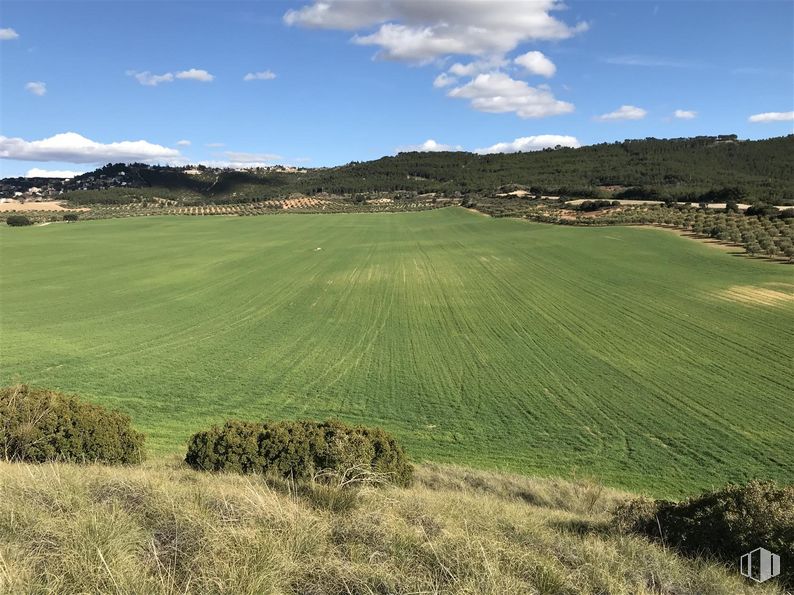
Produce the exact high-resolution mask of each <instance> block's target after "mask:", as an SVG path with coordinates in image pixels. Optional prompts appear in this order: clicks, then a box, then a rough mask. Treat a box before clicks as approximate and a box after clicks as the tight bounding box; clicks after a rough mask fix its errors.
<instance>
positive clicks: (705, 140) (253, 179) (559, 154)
mask: <svg viewBox="0 0 794 595" xmlns="http://www.w3.org/2000/svg"><path fill="white" fill-rule="evenodd" d="M792 154H794V135H789V136H786V137H778V138H771V139H766V140H759V141H738V140H736V137H735V136H734V135H729V136H722V137H696V138H683V139H655V138H648V139H642V140H627V141H623V142H615V143H604V144H599V145H592V146H587V147H582V148H579V149H570V148H557V149H553V150H552V149H549V150H545V151H537V152H528V153H514V154H496V155H477V154H473V153H465V152H442V153H400V154H399V155H397V156H394V157H383V158H381V159H377V160H374V161H367V162H353V163H349V164H347V165H344V166H340V167H333V168H319V169H310V170H307V171H304V172H300V173H283V172H268V171H265V170H260V171H254V170H249V171H232V170H209V169H204V170H202V171H203V173H202V174H200V175H190V174H187V173H185V172H184V169H183V168H158V167H150V166H145V165H140V164H139V165H133V166H121V165H116V166H112V165H109V166H107V167H106V168H103V169H101V170H98V171H97V172H92V173H91V174H86V176H83V178H87V177H90V176H94V177H96V176H97V175H100V174H106V175H112V174H114V173H117V172H118V171H120V170H122V169H123V170H125V173H126V174H127V175H126V177H125V180H128V181H129V183H130V184H133V185H135V186H140V187H137V188H110V189H106V190H85V191H75V192H69V193H67V194H65V195H64V198H67V199H68V200H70V201H71V202H72V203H74V204H92V203H128V202H140V201H142V200H143V201H156V200H170V201H176V202H178V203H181V204H205V203H213V204H222V203H240V202H254V201H261V200H265V199H270V198H279V197H285V196H287V195H289V194H291V193H302V194H309V195H314V194H317V193H321V192H324V193H334V194H341V195H348V196H352V195H355V194H358V193H373V192H376V193H377V192H387V193H395V192H408V193H427V192H436V193H441V194H444V195H454V196H457V195H460V194H464V195H465V194H477V193H481V194H482V193H492V192H496V191H497V190H498V189H500V188H503V187H505V186H510V185H520V186H522V187H525V188H527V189H532V190H533V191H538V192H543V193H546V194H566V195H571V196H573V197H577V198H581V197H599V196H602V197H605V196H609V195H617V196H618V197H621V196H622V197H623V198H665V197H672V198H676V199H679V200H686V201H694V202H699V201H706V202H725V201H726V200H738V201H740V202H741V201H744V202H753V201H757V200H760V201H766V202H770V203H774V204H792V205H794V190H792V188H794V170H793V169H792V167H791V155H792ZM79 179H80V178H78V179H77V181H79Z"/></svg>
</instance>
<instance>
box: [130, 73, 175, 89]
mask: <svg viewBox="0 0 794 595" xmlns="http://www.w3.org/2000/svg"><path fill="white" fill-rule="evenodd" d="M127 76H131V77H133V78H134V79H135V80H136V81H138V82H139V83H140V84H142V85H146V86H147V87H156V86H157V85H159V84H160V83H170V82H172V81H173V80H174V75H173V73H170V72H166V73H164V74H152V73H151V72H149V71H148V70H145V71H143V72H138V71H136V70H128V71H127Z"/></svg>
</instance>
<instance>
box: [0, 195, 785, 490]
mask: <svg viewBox="0 0 794 595" xmlns="http://www.w3.org/2000/svg"><path fill="white" fill-rule="evenodd" d="M0 249H1V250H2V251H1V252H0V259H1V260H2V269H0V270H2V273H0V280H1V281H2V286H1V289H0V300H1V302H0V314H1V315H2V318H0V332H1V333H2V339H0V341H1V343H0V348H1V349H2V352H1V353H0V361H1V362H2V363H1V364H0V365H2V370H1V371H0V381H2V383H3V384H7V383H10V382H14V381H24V382H29V383H32V384H36V385H41V386H46V387H49V388H57V389H61V390H64V391H68V392H76V393H79V394H81V395H83V396H85V397H87V398H90V399H92V400H94V401H96V402H99V403H103V404H107V405H110V406H113V407H117V408H120V409H122V410H124V411H126V412H127V413H129V414H130V415H131V416H132V417H133V420H134V422H135V424H136V425H137V426H138V427H139V428H140V429H142V430H144V431H146V432H147V433H148V435H149V448H150V450H152V451H154V452H155V453H157V454H165V453H169V452H179V451H181V450H182V449H183V446H184V443H185V440H186V438H187V437H188V436H189V435H190V434H191V433H192V432H194V431H196V430H198V429H200V428H203V427H206V426H207V425H209V424H210V423H212V422H218V421H222V420H224V419H226V418H229V417H240V418H250V419H256V418H284V417H314V418H325V417H328V416H336V417H339V418H342V419H344V420H347V421H352V422H367V423H372V424H378V425H382V426H384V427H386V428H388V429H390V430H392V431H394V432H395V433H396V434H397V435H398V436H399V437H400V438H401V439H402V440H403V441H404V443H405V444H406V446H407V448H408V450H409V453H410V454H411V455H412V456H413V458H414V459H417V460H422V459H432V460H441V461H454V462H457V463H461V464H470V465H474V466H482V467H499V468H502V469H509V470H515V471H522V472H529V473H543V474H553V475H568V474H570V473H572V472H575V473H576V474H578V475H592V476H595V477H598V478H601V479H602V480H603V481H605V482H606V483H608V484H611V485H617V486H624V487H627V488H634V489H645V490H647V491H649V492H651V493H654V494H661V495H677V494H681V493H684V492H689V491H693V490H695V489H698V488H705V487H710V486H712V485H718V484H722V483H724V482H725V481H727V480H741V479H745V478H750V477H765V478H767V477H768V478H777V479H781V480H788V481H791V480H792V479H793V478H794V415H792V407H793V406H794V380H793V379H792V363H793V362H792V346H794V301H792V300H790V299H785V297H786V295H787V294H791V293H792V292H793V290H794V268H792V267H790V266H787V265H784V264H779V263H771V262H765V261H756V260H751V259H747V258H743V257H739V256H736V255H732V254H729V253H727V252H726V251H724V250H721V249H718V248H715V247H713V246H709V245H706V244H703V243H700V242H695V241H692V240H689V239H684V238H680V237H678V236H676V235H675V234H673V233H670V232H668V231H664V230H654V229H639V228H626V227H623V228H620V227H608V228H588V229H584V228H574V227H561V226H550V225H540V224H531V223H527V222H523V221H517V220H509V219H490V218H487V217H483V216H479V215H476V214H472V213H470V212H467V211H464V210H461V209H452V208H448V209H442V210H438V211H433V212H426V213H414V214H379V215H284V216H271V217H247V218H241V217H183V218H176V217H174V218H168V217H158V218H155V217H146V218H136V219H126V220H104V221H92V222H81V223H77V224H53V225H48V226H43V227H32V228H17V229H10V228H4V229H2V230H0Z"/></svg>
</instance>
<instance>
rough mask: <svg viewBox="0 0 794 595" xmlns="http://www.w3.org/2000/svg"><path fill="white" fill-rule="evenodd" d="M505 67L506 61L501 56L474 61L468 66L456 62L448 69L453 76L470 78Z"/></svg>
mask: <svg viewBox="0 0 794 595" xmlns="http://www.w3.org/2000/svg"><path fill="white" fill-rule="evenodd" d="M506 65H507V60H505V59H504V58H502V57H501V56H492V57H491V58H489V59H487V60H475V61H474V62H469V63H468V64H461V63H460V62H456V63H455V64H453V65H452V66H450V67H449V72H450V74H452V75H454V76H466V77H470V78H471V77H473V76H476V75H478V74H482V73H483V72H490V71H493V70H499V69H500V68H502V67H503V66H506Z"/></svg>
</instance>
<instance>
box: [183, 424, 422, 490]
mask: <svg viewBox="0 0 794 595" xmlns="http://www.w3.org/2000/svg"><path fill="white" fill-rule="evenodd" d="M185 462H186V463H187V464H188V465H190V466H191V467H193V468H194V469H201V470H205V471H233V472H237V473H273V474H276V475H280V476H282V477H294V478H297V479H324V480H326V481H329V480H331V479H333V480H335V481H337V482H338V483H339V484H341V485H344V484H348V483H355V482H357V481H365V480H370V479H372V478H384V479H385V481H389V482H391V483H395V484H398V485H409V484H410V482H411V478H412V475H413V467H412V466H411V464H410V463H409V462H408V460H407V458H406V456H405V453H404V452H403V450H402V448H401V447H400V445H399V444H397V442H396V441H395V439H394V438H393V437H392V436H391V435H390V434H389V433H387V432H386V431H384V430H382V429H380V428H366V427H363V426H349V425H347V424H344V423H342V422H340V421H337V420H330V421H324V422H314V421H306V420H298V421H280V422H273V421H269V422H265V423H255V422H246V421H237V420H230V421H227V422H226V423H225V424H224V425H223V426H213V427H212V428H210V429H209V430H207V431H204V432H198V433H197V434H194V435H193V437H192V438H191V439H190V441H189V443H188V449H187V454H186V456H185Z"/></svg>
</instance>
